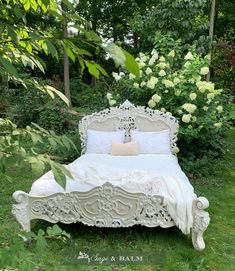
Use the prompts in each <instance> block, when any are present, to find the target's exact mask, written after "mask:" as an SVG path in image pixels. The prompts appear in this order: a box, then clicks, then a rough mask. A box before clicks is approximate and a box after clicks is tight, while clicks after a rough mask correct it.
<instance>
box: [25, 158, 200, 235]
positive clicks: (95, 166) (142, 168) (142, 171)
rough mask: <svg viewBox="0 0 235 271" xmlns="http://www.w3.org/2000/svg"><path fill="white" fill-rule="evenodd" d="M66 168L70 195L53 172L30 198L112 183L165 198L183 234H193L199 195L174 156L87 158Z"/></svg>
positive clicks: (88, 188) (171, 214)
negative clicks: (194, 216)
mask: <svg viewBox="0 0 235 271" xmlns="http://www.w3.org/2000/svg"><path fill="white" fill-rule="evenodd" d="M66 167H67V168H68V169H69V170H70V171H71V173H72V176H73V177H74V180H71V179H69V178H67V183H66V191H64V189H63V188H62V187H61V186H60V185H59V184H58V183H57V182H56V181H55V180H54V177H53V174H52V172H51V171H49V172H48V173H46V174H44V175H43V176H42V177H41V178H39V179H38V180H37V181H35V182H34V183H33V185H32V188H31V191H30V194H34V195H50V194H53V193H57V192H71V191H88V190H90V189H92V188H94V187H96V186H101V185H103V184H104V183H106V182H109V183H111V184H112V185H114V186H119V187H121V188H123V189H124V190H126V191H128V192H130V193H136V192H141V193H145V194H147V195H160V196H163V197H164V205H166V206H167V210H168V213H169V214H170V216H171V217H172V219H173V220H174V222H175V224H176V225H177V226H178V227H179V228H180V229H181V231H182V232H183V233H185V234H188V233H190V228H191V227H192V223H193V218H192V201H193V200H194V199H196V195H195V194H194V192H193V187H192V186H191V184H190V183H189V181H188V179H187V177H186V176H185V174H184V173H183V172H182V170H181V168H180V167H179V165H178V162H177V159H176V158H175V157H174V156H173V155H138V156H135V157H113V156H110V155H105V154H102V155H97V154H96V155H95V154H89V155H88V154H87V155H83V156H81V157H80V158H78V159H77V160H75V161H74V162H73V163H71V164H69V165H67V166H66Z"/></svg>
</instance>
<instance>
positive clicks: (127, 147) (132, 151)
mask: <svg viewBox="0 0 235 271" xmlns="http://www.w3.org/2000/svg"><path fill="white" fill-rule="evenodd" d="M111 155H117V156H129V155H138V143H137V142H136V141H131V142H128V143H124V144H123V143H119V142H116V141H113V142H112V150H111Z"/></svg>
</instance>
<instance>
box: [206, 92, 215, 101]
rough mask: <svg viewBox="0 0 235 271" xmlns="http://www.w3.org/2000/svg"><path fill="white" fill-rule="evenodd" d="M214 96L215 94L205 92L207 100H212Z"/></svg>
mask: <svg viewBox="0 0 235 271" xmlns="http://www.w3.org/2000/svg"><path fill="white" fill-rule="evenodd" d="M214 98H215V94H214V93H208V94H207V99H208V100H212V99H214Z"/></svg>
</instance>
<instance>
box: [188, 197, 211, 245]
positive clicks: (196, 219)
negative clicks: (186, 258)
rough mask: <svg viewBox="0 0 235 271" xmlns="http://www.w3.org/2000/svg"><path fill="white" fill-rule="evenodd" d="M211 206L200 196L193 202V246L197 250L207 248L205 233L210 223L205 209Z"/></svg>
mask: <svg viewBox="0 0 235 271" xmlns="http://www.w3.org/2000/svg"><path fill="white" fill-rule="evenodd" d="M208 207H209V202H208V200H207V199H206V198H204V197H199V198H197V199H196V200H195V201H194V202H193V208H192V209H193V227H192V241H193V246H194V248H195V249H197V250H203V249H204V248H205V242H204V240H203V233H204V231H205V230H206V229H207V227H208V225H209V223H210V217H209V214H208V212H205V211H204V209H206V208H208Z"/></svg>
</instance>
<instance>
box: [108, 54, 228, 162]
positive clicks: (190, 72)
mask: <svg viewBox="0 0 235 271" xmlns="http://www.w3.org/2000/svg"><path fill="white" fill-rule="evenodd" d="M175 57H176V56H175V51H174V50H172V51H170V52H169V53H168V54H167V55H165V56H161V55H159V54H158V52H157V51H156V50H155V49H153V50H152V52H151V53H150V54H144V53H140V54H139V56H138V57H137V58H136V60H137V62H138V65H139V68H140V79H137V78H136V77H135V76H134V75H133V74H131V73H127V72H126V71H122V72H120V73H115V72H113V73H112V75H113V77H114V79H115V84H114V86H113V89H114V92H113V93H108V94H107V98H108V100H109V103H110V105H115V104H116V103H118V102H122V101H123V100H124V99H129V100H130V101H131V102H134V103H135V104H138V105H146V106H147V105H148V106H149V107H150V108H152V109H154V110H160V111H162V112H167V114H172V115H174V116H175V117H176V118H177V119H178V121H179V124H180V131H179V144H178V145H179V147H180V152H181V154H182V155H181V157H182V158H183V157H189V156H190V157H191V159H197V158H200V157H202V156H203V154H208V153H214V154H218V153H219V152H220V151H221V135H222V134H223V131H224V130H225V128H227V127H228V122H227V120H228V108H227V106H226V104H227V101H228V97H227V96H226V95H225V94H223V90H222V89H216V87H215V85H214V83H212V82H207V81H206V75H207V73H208V72H209V69H208V66H207V65H208V56H205V57H201V56H200V55H197V54H196V53H195V52H193V51H192V52H190V51H189V52H188V53H187V54H186V55H185V56H184V60H183V62H182V67H181V68H180V69H175V68H174V67H175V66H176V65H174V64H175V63H174V60H175Z"/></svg>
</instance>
